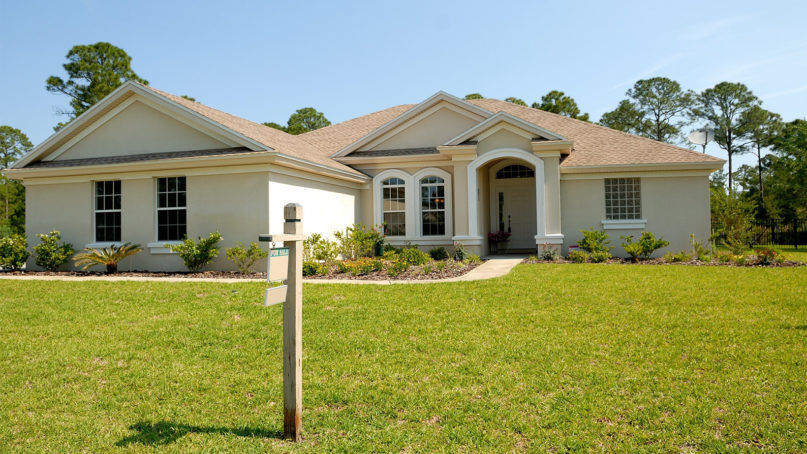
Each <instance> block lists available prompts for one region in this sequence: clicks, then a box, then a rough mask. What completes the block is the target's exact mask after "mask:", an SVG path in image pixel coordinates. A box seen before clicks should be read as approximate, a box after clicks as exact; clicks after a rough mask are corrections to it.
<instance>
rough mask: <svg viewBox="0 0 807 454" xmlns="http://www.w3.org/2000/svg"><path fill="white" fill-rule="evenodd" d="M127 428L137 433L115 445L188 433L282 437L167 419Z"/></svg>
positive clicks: (164, 439)
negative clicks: (194, 424)
mask: <svg viewBox="0 0 807 454" xmlns="http://www.w3.org/2000/svg"><path fill="white" fill-rule="evenodd" d="M129 429H131V430H136V431H137V433H136V434H133V435H129V436H128V437H126V438H123V439H121V440H120V441H118V442H117V443H115V446H128V445H131V444H142V445H167V444H169V443H173V442H175V441H177V440H178V439H180V438H182V437H184V436H185V435H188V434H189V433H201V434H221V435H227V434H231V435H235V436H238V437H247V438H280V439H282V438H283V432H282V431H279V430H264V429H253V428H250V427H243V428H232V427H202V426H192V425H189V424H177V423H173V422H169V421H160V422H156V423H151V422H138V423H136V424H133V425H131V426H129Z"/></svg>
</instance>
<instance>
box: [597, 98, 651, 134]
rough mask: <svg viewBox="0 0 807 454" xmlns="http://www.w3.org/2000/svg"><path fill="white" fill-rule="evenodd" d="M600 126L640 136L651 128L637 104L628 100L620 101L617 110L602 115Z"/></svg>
mask: <svg viewBox="0 0 807 454" xmlns="http://www.w3.org/2000/svg"><path fill="white" fill-rule="evenodd" d="M600 124H601V125H603V126H606V127H609V128H611V129H616V130H619V131H624V132H627V133H630V134H636V135H638V136H644V135H645V134H646V133H647V131H649V130H650V127H651V125H650V121H649V120H647V119H645V118H644V116H643V115H642V112H640V111H639V108H638V107H637V106H636V104H634V103H633V102H631V101H630V100H627V99H623V100H622V101H620V103H619V105H618V106H617V108H616V109H614V110H612V111H610V112H605V113H604V114H602V117H601V118H600Z"/></svg>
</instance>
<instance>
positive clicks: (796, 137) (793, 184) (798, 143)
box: [765, 120, 807, 220]
mask: <svg viewBox="0 0 807 454" xmlns="http://www.w3.org/2000/svg"><path fill="white" fill-rule="evenodd" d="M765 160H767V161H768V165H767V166H766V167H768V169H769V171H770V179H769V181H768V182H767V187H768V192H769V193H771V195H772V197H771V198H770V199H771V200H772V201H773V203H774V204H775V205H777V208H778V211H779V212H780V213H781V215H782V217H783V218H784V219H786V220H793V219H796V218H803V217H807V120H795V121H792V122H790V123H786V124H785V125H784V126H783V128H782V132H781V134H780V135H779V136H777V137H776V138H775V139H774V140H773V155H768V156H766V157H765Z"/></svg>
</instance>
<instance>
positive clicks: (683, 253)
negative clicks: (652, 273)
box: [664, 251, 692, 263]
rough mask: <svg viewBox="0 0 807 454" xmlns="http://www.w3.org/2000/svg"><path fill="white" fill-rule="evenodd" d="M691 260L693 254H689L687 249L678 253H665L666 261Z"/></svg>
mask: <svg viewBox="0 0 807 454" xmlns="http://www.w3.org/2000/svg"><path fill="white" fill-rule="evenodd" d="M690 260H692V255H690V254H688V253H687V252H686V251H681V252H679V253H677V254H674V253H673V252H672V251H670V252H667V253H666V254H664V261H665V262H667V263H677V262H688V261H690Z"/></svg>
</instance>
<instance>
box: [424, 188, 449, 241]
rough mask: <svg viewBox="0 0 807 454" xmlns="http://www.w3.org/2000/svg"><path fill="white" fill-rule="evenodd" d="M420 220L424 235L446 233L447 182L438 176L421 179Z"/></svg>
mask: <svg viewBox="0 0 807 454" xmlns="http://www.w3.org/2000/svg"><path fill="white" fill-rule="evenodd" d="M420 221H421V232H422V235H423V236H435V235H439V236H442V235H445V234H446V183H445V180H443V179H442V178H440V177H438V176H434V175H430V176H427V177H425V178H422V179H421V180H420Z"/></svg>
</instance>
